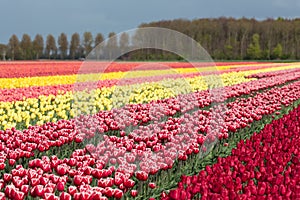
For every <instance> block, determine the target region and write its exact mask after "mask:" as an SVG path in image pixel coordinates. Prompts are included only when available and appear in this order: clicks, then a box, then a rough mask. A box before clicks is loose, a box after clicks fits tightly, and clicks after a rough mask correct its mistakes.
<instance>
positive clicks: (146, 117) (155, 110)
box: [1, 74, 300, 151]
mask: <svg viewBox="0 0 300 200" xmlns="http://www.w3.org/2000/svg"><path fill="white" fill-rule="evenodd" d="M299 77H300V74H298V75H295V74H292V75H291V74H286V75H284V76H278V77H276V78H275V77H271V78H265V79H260V80H256V81H254V82H248V83H243V84H240V85H236V86H232V87H227V88H225V89H226V90H227V92H226V93H225V94H226V95H225V96H224V97H225V98H226V99H230V98H232V97H239V96H240V95H246V96H248V95H250V94H251V93H252V92H255V91H259V90H263V89H266V88H270V87H273V86H275V85H281V84H284V83H286V82H288V81H291V80H296V79H299ZM296 83H297V82H296ZM290 87H294V84H290V85H288V86H285V87H283V88H276V89H273V90H270V91H268V92H266V93H262V94H258V95H257V96H261V98H262V99H264V98H265V97H263V96H267V99H269V98H273V96H274V95H277V93H281V92H282V94H284V95H286V91H285V90H287V89H289V88H290ZM245 88H247V90H245ZM296 89H297V88H294V89H293V90H292V91H293V92H294V95H297V93H296ZM276 91H277V92H276ZM288 97H289V96H288V95H287V96H285V100H287V102H283V103H285V104H289V103H290V102H291V100H290V99H288ZM295 97H297V96H295ZM274 98H275V97H274ZM276 98H278V97H276ZM245 100H247V101H249V99H245ZM279 100H281V99H280V98H279ZM292 100H294V99H292ZM211 101H212V99H210V94H209V92H207V91H202V92H197V93H192V94H188V95H185V96H179V97H177V98H171V99H165V100H161V101H156V102H151V103H150V104H140V105H127V106H125V107H123V108H121V109H114V110H112V111H102V112H99V113H97V114H96V115H94V116H81V117H79V118H76V119H75V120H70V121H64V120H62V121H58V122H57V123H46V124H44V125H43V126H33V127H30V128H29V130H27V129H26V130H24V131H18V130H16V129H15V128H13V129H11V130H6V131H5V132H4V131H2V132H1V133H2V134H1V137H2V140H3V141H4V142H5V143H6V144H8V145H9V149H11V150H13V151H16V150H18V149H19V148H20V145H23V146H25V144H26V143H27V142H35V143H38V141H39V140H42V141H44V142H45V143H51V142H50V141H52V140H54V141H53V142H52V145H51V146H61V145H62V141H55V140H56V139H57V138H59V137H61V136H62V138H61V140H63V141H64V142H63V143H67V142H69V141H72V140H73V139H72V138H73V137H74V136H75V135H76V134H75V132H74V129H75V127H76V128H77V129H78V130H81V131H84V129H85V128H86V126H88V128H91V127H94V128H93V129H90V130H92V131H91V132H92V133H91V134H92V135H93V131H95V130H94V129H98V131H99V132H101V133H103V132H106V134H108V132H110V131H115V130H118V131H121V130H126V131H127V132H131V131H132V130H133V129H134V127H137V128H138V126H137V125H139V124H146V123H149V122H152V123H153V122H155V123H161V124H164V123H168V121H166V122H160V121H161V120H162V119H161V118H167V116H178V114H180V115H181V116H182V117H181V118H182V119H181V120H182V121H183V120H184V118H186V117H187V116H190V117H191V118H192V119H191V122H193V118H194V116H192V114H193V113H192V114H191V115H190V114H188V112H191V111H197V110H198V109H201V108H204V107H207V106H210V104H211ZM235 102H236V104H237V105H238V104H239V102H243V100H242V99H237V100H236V101H235ZM277 103H280V101H278V102H277ZM270 104H272V105H270V108H272V107H274V108H276V107H277V106H278V105H276V104H273V103H272V102H271V103H270ZM228 105H229V106H230V105H231V103H229V104H228ZM266 105H267V104H266ZM266 105H265V106H266ZM256 108H257V109H258V108H259V107H256ZM249 111H251V110H248V111H247V112H249ZM201 112H204V113H206V112H205V111H202V110H199V111H198V112H195V113H196V114H199V113H201ZM176 113H177V114H176ZM120 114H122V115H120ZM190 117H189V118H190ZM232 118H233V117H232ZM238 118H240V117H239V116H238ZM172 120H178V119H177V118H171V121H172ZM225 120H226V119H225ZM248 120H250V119H248ZM204 122H205V120H203V121H202V123H204ZM249 122H250V121H249ZM175 123H176V122H175ZM234 126H235V125H234ZM62 127H64V128H63V130H61V129H62ZM201 127H202V126H201ZM182 128H183V130H184V129H185V128H184V127H182ZM136 131H138V129H137V130H136ZM202 132H203V131H202ZM41 133H42V136H43V137H42V138H40V136H39V135H40V134H41ZM54 133H56V134H54ZM133 133H134V132H133ZM85 134H86V135H88V134H89V133H88V132H86V133H85ZM119 134H120V133H119ZM29 136H30V137H29ZM63 137H66V138H64V139H63ZM20 138H21V140H22V141H19V140H20ZM27 140H28V141H27ZM137 140H139V139H137ZM18 141H19V142H18ZM42 144H43V143H41V144H40V146H43V145H42ZM31 148H32V150H34V149H37V148H39V147H38V146H37V145H34V146H33V147H31ZM40 148H41V149H43V148H44V149H46V150H47V149H48V148H49V147H47V145H46V147H40ZM1 149H4V147H2V148H1ZM22 150H24V149H22Z"/></svg>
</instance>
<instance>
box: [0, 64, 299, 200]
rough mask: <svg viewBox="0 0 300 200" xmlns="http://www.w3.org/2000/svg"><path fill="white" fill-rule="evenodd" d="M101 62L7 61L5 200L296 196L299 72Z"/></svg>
mask: <svg viewBox="0 0 300 200" xmlns="http://www.w3.org/2000/svg"><path fill="white" fill-rule="evenodd" d="M97 64H99V65H96V64H95V67H90V68H89V69H88V70H85V71H84V73H81V74H78V73H79V72H80V68H81V67H82V65H83V63H82V62H77V61H72V62H71V61H68V62H54V61H53V62H50V61H32V62H31V61H16V62H0V91H1V93H0V200H2V199H16V200H19V199H20V200H22V199H61V200H69V199H76V200H81V199H83V200H106V199H143V200H144V199H151V200H153V199H162V200H175V199H178V200H184V199H300V106H299V104H300V63H263V62H217V63H214V64H215V66H213V65H212V64H210V63H206V64H201V65H197V63H185V62H162V63H159V64H160V65H164V66H167V67H165V68H157V67H156V66H157V65H155V64H154V63H151V62H150V63H142V62H140V63H139V62H113V63H110V64H108V63H104V62H99V63H97ZM107 65H109V67H107V68H106V67H105V68H104V66H107ZM139 65H144V66H145V67H143V68H138V66H139ZM99 66H100V67H99ZM101 66H102V68H101ZM195 66H196V67H195ZM99 73H101V76H99ZM216 79H217V80H218V81H217V82H214V81H210V82H209V83H208V80H216ZM95 80H96V81H95ZM91 84H92V85H93V88H89V86H90V85H91ZM85 87H86V88H87V89H85V90H83V89H80V88H85ZM91 94H92V95H93V98H92V97H91ZM215 96H217V97H218V98H216V97H215ZM78 97H80V98H81V99H80V100H78V99H77V98H78Z"/></svg>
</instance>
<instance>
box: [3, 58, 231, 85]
mask: <svg viewBox="0 0 300 200" xmlns="http://www.w3.org/2000/svg"><path fill="white" fill-rule="evenodd" d="M151 65H152V64H151ZM154 66H155V65H154ZM218 68H219V69H218ZM227 68H230V67H229V66H228V67H227V66H224V67H209V68H174V69H172V68H170V67H168V66H165V67H164V66H157V69H152V70H141V69H140V70H133V71H129V72H118V71H117V72H107V73H104V72H103V73H102V72H101V71H100V72H98V73H87V72H86V71H87V70H89V69H90V64H89V65H88V66H82V69H81V70H80V71H79V72H78V74H71V75H61V76H37V77H24V78H2V79H0V86H1V88H2V89H10V88H24V87H30V86H46V85H48V86H49V85H65V84H74V83H78V82H89V81H98V80H107V79H121V78H123V77H126V78H134V77H148V76H160V75H167V74H185V73H197V72H205V71H216V70H217V69H218V70H222V69H227Z"/></svg>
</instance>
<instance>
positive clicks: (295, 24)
mask: <svg viewBox="0 0 300 200" xmlns="http://www.w3.org/2000/svg"><path fill="white" fill-rule="evenodd" d="M139 27H163V28H169V29H172V30H176V31H179V32H182V33H184V34H186V35H188V36H190V37H191V38H193V39H194V40H196V41H197V42H199V43H200V44H201V45H202V47H203V48H205V49H206V50H207V51H208V53H209V54H210V55H211V56H212V58H214V59H220V60H221V59H225V60H226V59H227V60H249V59H253V60H254V59H255V60H259V59H261V60H271V59H300V19H283V18H278V19H266V20H263V21H258V20H255V19H247V18H241V19H234V18H224V17H222V18H215V19H211V18H207V19H195V20H184V19H176V20H164V21H157V22H151V23H144V24H141V25H140V26H139ZM115 35H116V34H115V33H114V32H111V33H109V35H108V40H107V42H106V44H105V45H106V46H107V47H109V49H124V48H125V49H126V47H128V46H129V45H134V38H130V36H129V35H128V34H126V33H123V34H121V36H118V37H113V36H115ZM133 37H134V36H133ZM103 41H104V37H103V35H102V34H101V33H98V34H97V35H96V36H95V37H94V36H93V35H92V33H91V32H85V33H84V34H83V35H82V37H80V35H79V34H78V33H74V34H73V35H72V36H71V38H70V40H69V39H68V37H67V35H66V34H65V33H61V34H60V35H59V36H58V38H57V39H56V38H55V37H54V36H53V35H51V34H49V35H48V36H47V37H46V38H43V37H42V35H40V34H37V35H36V36H35V37H34V38H33V39H31V37H30V36H29V35H28V34H23V36H22V38H21V40H19V38H18V37H17V36H16V35H12V36H11V37H10V39H9V41H8V44H0V55H1V57H2V59H10V60H33V59H79V58H84V57H86V56H87V55H88V54H89V52H90V51H91V50H92V49H93V48H94V47H96V46H97V45H98V44H100V43H102V42H103ZM130 41H132V42H130ZM119 59H123V60H124V59H126V60H146V59H155V60H161V59H163V60H174V59H177V60H180V59H182V58H181V57H180V56H178V55H175V54H172V53H170V52H165V51H162V50H157V49H142V50H136V51H134V52H129V53H126V55H124V56H121V57H119Z"/></svg>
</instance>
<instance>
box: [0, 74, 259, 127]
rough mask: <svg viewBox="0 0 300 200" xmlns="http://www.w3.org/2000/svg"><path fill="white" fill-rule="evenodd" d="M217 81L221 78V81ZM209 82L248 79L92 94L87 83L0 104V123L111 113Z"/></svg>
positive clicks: (187, 81)
mask: <svg viewBox="0 0 300 200" xmlns="http://www.w3.org/2000/svg"><path fill="white" fill-rule="evenodd" d="M247 73H254V72H247ZM219 78H222V80H223V81H221V80H219ZM208 79H212V80H217V81H216V82H215V83H212V84H210V85H211V86H212V87H221V86H222V82H223V83H224V85H225V86H228V85H234V84H238V83H241V82H246V81H250V80H251V79H246V78H244V73H242V72H239V73H237V72H232V73H227V74H222V75H220V77H219V76H216V75H211V76H205V77H202V76H195V77H191V78H184V79H183V78H177V79H174V80H170V79H166V80H162V81H158V82H153V83H142V84H133V85H121V86H113V87H102V88H98V89H95V90H92V92H91V91H86V90H84V89H86V88H87V87H93V84H89V83H87V85H85V84H81V85H77V86H74V87H76V88H75V90H77V89H78V91H75V92H72V91H69V92H66V93H65V94H58V95H56V96H54V95H51V94H50V95H48V96H39V98H27V99H25V100H24V101H13V102H0V114H1V115H2V118H1V120H0V121H1V125H2V128H4V129H7V128H11V127H17V128H18V129H22V128H27V127H29V126H30V125H35V124H38V125H41V124H43V123H45V122H48V121H54V122H55V121H56V120H57V119H70V118H73V117H74V116H75V113H74V111H77V112H78V110H77V109H79V108H80V110H81V111H83V112H85V113H97V112H98V111H99V110H110V109H112V108H118V107H122V106H124V105H126V104H132V103H148V102H150V101H153V100H159V99H166V98H170V97H175V96H177V95H179V94H187V93H191V92H194V91H201V90H207V88H208V84H209V83H208V81H207V80H208ZM154 80H156V78H154ZM218 80H219V81H218ZM125 83H126V82H125ZM82 87H83V89H82V90H81V89H80V88H82ZM96 87H97V86H95V88H96ZM20 95H22V94H20ZM20 98H21V97H20ZM74 100H75V103H74ZM80 102H82V104H83V105H82V104H80ZM76 104H77V105H76ZM90 108H91V109H90Z"/></svg>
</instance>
